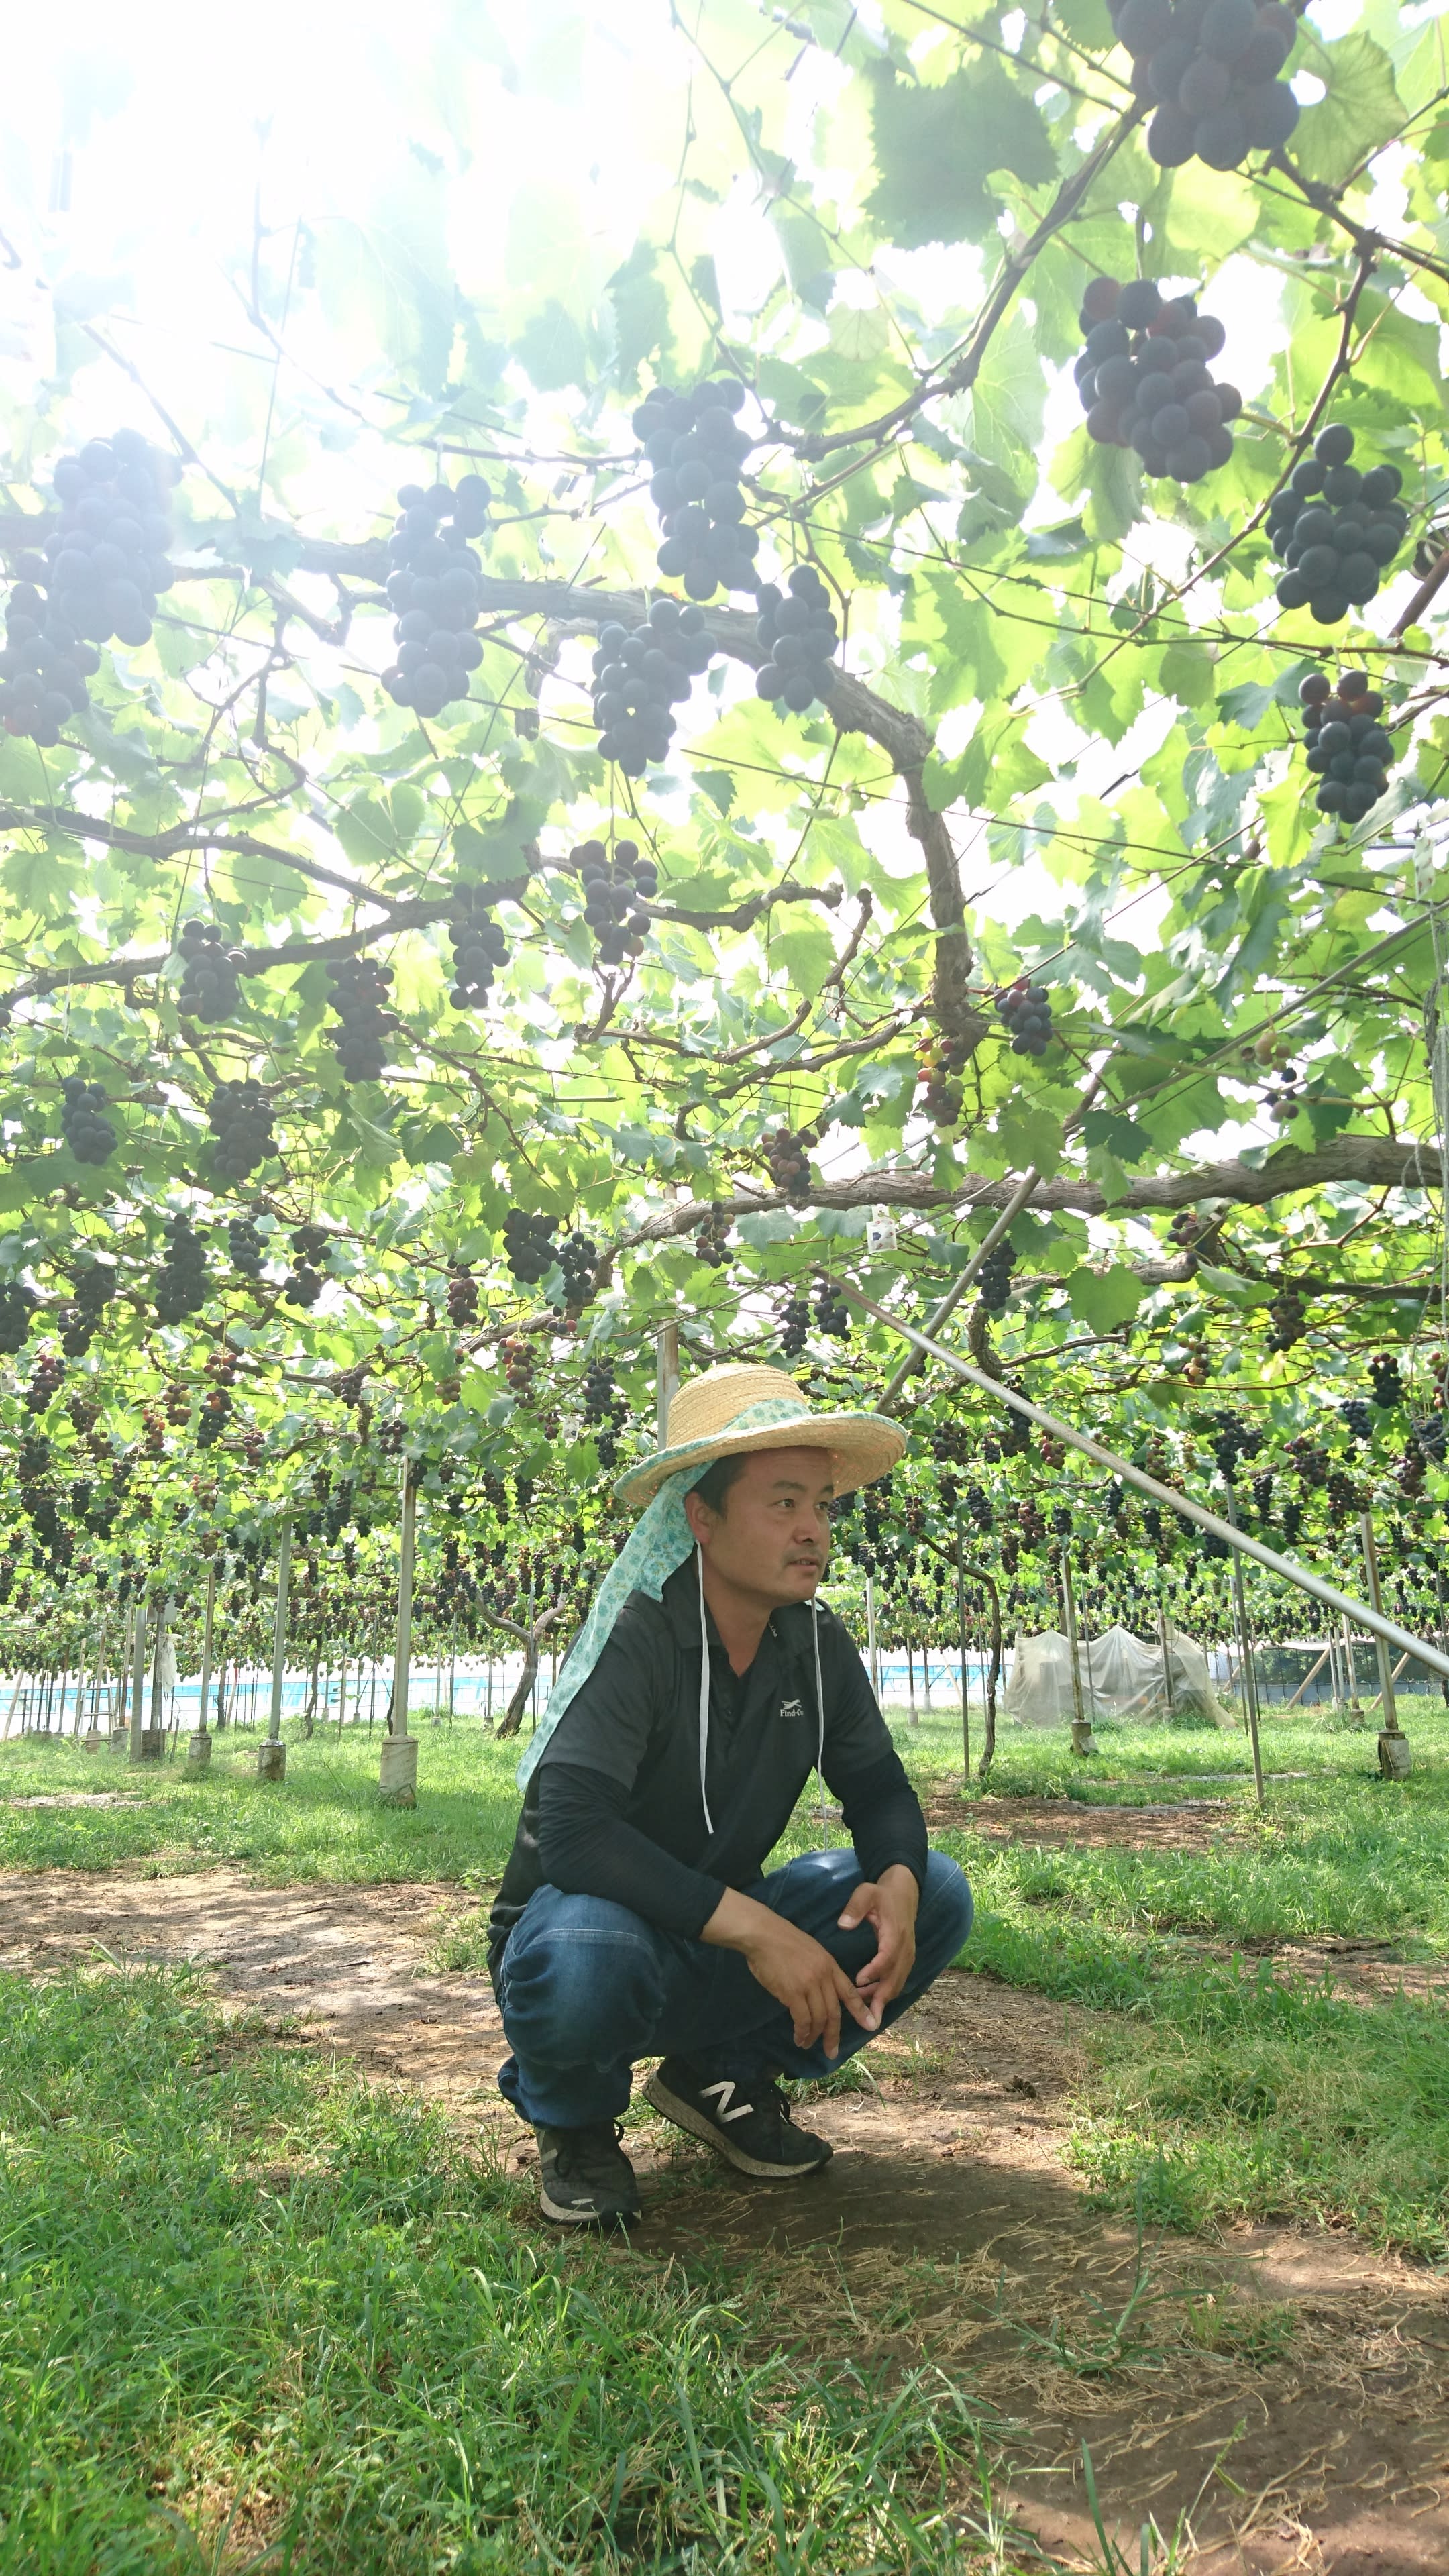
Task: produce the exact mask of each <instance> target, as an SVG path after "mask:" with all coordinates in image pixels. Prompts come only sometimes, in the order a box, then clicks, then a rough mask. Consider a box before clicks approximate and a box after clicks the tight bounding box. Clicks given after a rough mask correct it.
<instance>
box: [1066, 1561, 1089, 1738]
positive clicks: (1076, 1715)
mask: <svg viewBox="0 0 1449 2576" xmlns="http://www.w3.org/2000/svg"><path fill="white" fill-rule="evenodd" d="M1061 1576H1062V1613H1063V1617H1064V1619H1065V1621H1066V1630H1067V1658H1068V1661H1069V1663H1070V1665H1071V1673H1072V1751H1073V1752H1074V1753H1080V1754H1082V1755H1083V1757H1084V1758H1085V1757H1086V1756H1087V1755H1089V1754H1093V1753H1095V1752H1096V1750H1097V1745H1096V1739H1095V1737H1094V1736H1093V1733H1092V1721H1091V1718H1090V1717H1089V1716H1088V1714H1087V1708H1086V1703H1085V1701H1084V1700H1083V1698H1082V1667H1081V1662H1080V1659H1079V1657H1078V1653H1077V1603H1076V1595H1075V1594H1074V1592H1073V1590H1072V1566H1071V1559H1070V1557H1069V1556H1068V1554H1067V1551H1066V1549H1065V1548H1063V1549H1062V1567H1061Z"/></svg>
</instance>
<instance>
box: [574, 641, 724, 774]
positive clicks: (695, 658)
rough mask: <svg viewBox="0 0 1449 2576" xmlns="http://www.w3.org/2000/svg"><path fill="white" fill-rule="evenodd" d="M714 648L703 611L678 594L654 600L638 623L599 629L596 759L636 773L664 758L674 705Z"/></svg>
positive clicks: (670, 738) (671, 734) (671, 733)
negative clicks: (681, 603)
mask: <svg viewBox="0 0 1449 2576" xmlns="http://www.w3.org/2000/svg"><path fill="white" fill-rule="evenodd" d="M714 651H715V648H714V641H713V638H712V637H711V636H710V635H709V634H708V633H707V631H706V629H705V623H704V611H703V609H702V608H698V607H696V606H694V605H693V604H691V605H689V606H687V607H682V606H681V605H680V602H679V601H678V600H677V599H656V600H655V602H654V605H653V607H652V608H651V609H650V611H649V614H648V617H647V618H646V619H645V621H644V623H643V625H642V626H636V627H634V628H632V629H631V628H629V627H627V626H621V625H620V624H619V623H618V621H617V620H613V621H611V622H610V624H609V625H607V626H603V627H601V628H600V630H599V645H598V650H597V652H596V653H595V655H594V661H593V672H594V689H593V695H594V722H595V724H596V725H597V726H598V728H599V757H600V759H601V760H609V761H613V762H615V763H616V764H617V766H618V767H619V768H620V769H622V771H623V773H624V775H625V777H626V778H642V777H643V775H644V772H645V770H646V769H647V768H648V767H649V764H650V762H651V761H660V760H664V759H666V758H667V757H668V753H669V746H670V744H671V742H672V741H673V739H674V713H673V710H674V708H675V707H676V706H681V705H682V704H683V703H684V701H685V699H686V698H687V697H688V696H689V693H690V690H691V689H692V687H693V686H694V680H695V676H696V674H697V673H698V672H700V671H707V670H708V669H709V666H710V664H711V662H712V661H713V660H714Z"/></svg>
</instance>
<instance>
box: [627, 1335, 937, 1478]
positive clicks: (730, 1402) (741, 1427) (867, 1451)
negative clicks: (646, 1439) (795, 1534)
mask: <svg viewBox="0 0 1449 2576" xmlns="http://www.w3.org/2000/svg"><path fill="white" fill-rule="evenodd" d="M905 1446H906V1435H905V1433H904V1431H903V1430H902V1429H901V1426H900V1424H899V1423H898V1422H889V1421H887V1419H886V1417H885V1416H884V1414H880V1413H822V1412H817V1411H816V1410H815V1409H814V1407H813V1406H811V1405H810V1404H809V1403H808V1402H807V1400H806V1398H805V1397H804V1396H803V1395H802V1394H801V1392H800V1389H799V1388H798V1386H797V1385H796V1383H795V1381H794V1379H793V1378H792V1377H787V1376H786V1374H785V1371H784V1370H783V1369H775V1368H750V1367H744V1366H736V1367H729V1368H712V1369H706V1370H705V1372H704V1375H703V1376H702V1377H696V1378H691V1380H690V1382H689V1384H688V1386H683V1387H681V1388H680V1390H679V1393H678V1395H677V1396H676V1397H675V1399H674V1402H673V1403H672V1404H671V1406H670V1408H669V1428H668V1434H667V1437H666V1440H665V1445H664V1447H663V1448H662V1449H657V1450H656V1451H655V1453H654V1456H653V1457H652V1458H645V1459H644V1460H642V1461H641V1463H640V1464H639V1465H638V1466H637V1467H631V1468H630V1470H629V1472H628V1474H627V1475H626V1476H621V1477H620V1478H619V1481H618V1484H617V1485H616V1486H615V1488H614V1490H615V1492H616V1493H617V1494H618V1496H619V1498H620V1500H621V1501H622V1502H626V1503H647V1502H651V1501H652V1500H653V1497H654V1496H655V1494H657V1493H658V1491H659V1488H660V1486H661V1485H662V1484H665V1483H666V1482H667V1481H668V1479H669V1477H671V1476H677V1475H679V1474H680V1472H681V1471H682V1470H683V1469H684V1468H686V1467H693V1468H698V1469H703V1468H705V1467H711V1466H713V1464H714V1461H715V1460H716V1458H739V1457H744V1456H747V1455H748V1454H749V1453H750V1452H751V1451H753V1450H756V1449H825V1450H828V1451H829V1454H830V1458H831V1461H832V1463H833V1465H834V1468H835V1490H836V1492H837V1493H838V1494H845V1493H851V1492H853V1491H854V1489H855V1487H856V1486H857V1485H871V1484H874V1482H875V1480H876V1478H877V1477H878V1476H888V1475H889V1474H890V1471H891V1469H892V1467H894V1466H895V1465H896V1464H897V1462H898V1460H899V1459H900V1458H901V1457H902V1456H903V1455H904V1452H905Z"/></svg>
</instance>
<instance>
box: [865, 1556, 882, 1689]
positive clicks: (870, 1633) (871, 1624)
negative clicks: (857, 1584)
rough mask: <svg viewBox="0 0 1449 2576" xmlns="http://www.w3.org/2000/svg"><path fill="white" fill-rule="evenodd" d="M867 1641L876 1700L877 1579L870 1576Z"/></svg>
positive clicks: (878, 1680) (867, 1603)
mask: <svg viewBox="0 0 1449 2576" xmlns="http://www.w3.org/2000/svg"><path fill="white" fill-rule="evenodd" d="M865 1639H866V1648H867V1651H868V1653H869V1656H870V1686H871V1689H872V1690H873V1691H874V1693H875V1695H876V1698H877V1699H879V1698H880V1655H879V1653H878V1651H877V1648H876V1642H875V1577H874V1576H873V1575H870V1574H868V1575H867V1576H866V1578H865Z"/></svg>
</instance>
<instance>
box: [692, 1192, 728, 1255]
mask: <svg viewBox="0 0 1449 2576" xmlns="http://www.w3.org/2000/svg"><path fill="white" fill-rule="evenodd" d="M729 1240H730V1221H729V1218H728V1217H727V1216H726V1214H725V1212H724V1209H723V1208H722V1207H720V1206H718V1205H711V1207H710V1210H709V1213H708V1215H707V1216H706V1217H705V1220H704V1223H703V1224H702V1225H701V1227H700V1229H699V1232H698V1234H697V1235H696V1236H695V1238H694V1257H695V1259H696V1261H702V1262H704V1263H705V1264H706V1265H707V1267H708V1268H709V1269H711V1270H723V1269H724V1268H725V1266H726V1264H727V1263H728V1261H729V1257H730V1255H729Z"/></svg>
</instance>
